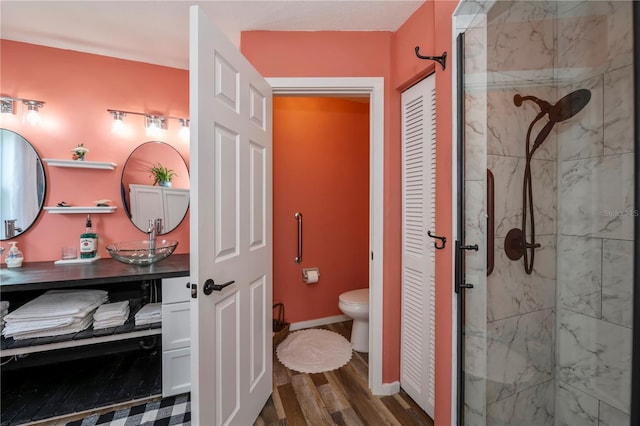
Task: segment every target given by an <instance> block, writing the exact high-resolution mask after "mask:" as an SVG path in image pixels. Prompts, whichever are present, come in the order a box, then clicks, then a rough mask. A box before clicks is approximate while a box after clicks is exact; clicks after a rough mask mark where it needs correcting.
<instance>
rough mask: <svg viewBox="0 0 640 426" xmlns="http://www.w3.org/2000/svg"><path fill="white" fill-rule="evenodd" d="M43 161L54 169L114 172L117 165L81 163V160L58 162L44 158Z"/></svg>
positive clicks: (101, 162) (93, 162)
mask: <svg viewBox="0 0 640 426" xmlns="http://www.w3.org/2000/svg"><path fill="white" fill-rule="evenodd" d="M43 160H44V161H45V162H46V163H47V164H48V165H50V166H53V167H73V168H76V169H101V170H114V169H115V168H116V163H108V162H103V161H79V160H58V159H55V158H43Z"/></svg>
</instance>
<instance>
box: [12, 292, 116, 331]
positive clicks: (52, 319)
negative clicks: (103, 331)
mask: <svg viewBox="0 0 640 426" xmlns="http://www.w3.org/2000/svg"><path fill="white" fill-rule="evenodd" d="M108 298H109V297H108V293H107V292H106V291H103V290H49V291H47V292H46V293H44V294H42V295H40V296H38V297H36V298H35V299H33V300H31V301H29V302H27V303H25V304H24V305H22V306H20V307H19V308H18V309H16V310H14V311H13V312H11V313H10V314H8V315H7V316H5V317H4V320H5V322H6V326H5V328H4V330H2V334H3V335H4V336H5V337H13V338H14V339H16V340H19V339H31V338H34V337H51V336H59V335H62V334H69V333H77V332H79V331H82V330H84V329H86V328H87V327H89V326H90V325H91V323H92V322H93V312H94V311H95V310H96V309H97V308H98V306H100V305H102V304H103V303H105V302H106V301H107V300H108Z"/></svg>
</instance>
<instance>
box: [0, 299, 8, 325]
mask: <svg viewBox="0 0 640 426" xmlns="http://www.w3.org/2000/svg"><path fill="white" fill-rule="evenodd" d="M8 313H9V302H8V301H6V300H3V301H2V302H0V330H2V329H3V328H4V317H6V316H7V314H8Z"/></svg>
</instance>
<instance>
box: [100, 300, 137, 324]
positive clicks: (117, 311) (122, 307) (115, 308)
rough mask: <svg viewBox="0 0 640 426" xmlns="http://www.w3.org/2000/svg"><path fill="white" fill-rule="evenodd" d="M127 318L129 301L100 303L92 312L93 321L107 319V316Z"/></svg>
mask: <svg viewBox="0 0 640 426" xmlns="http://www.w3.org/2000/svg"><path fill="white" fill-rule="evenodd" d="M122 317H125V318H128V317H129V301H128V300H125V301H124V302H116V303H105V304H104V305H100V306H99V307H98V309H97V310H96V312H95V313H94V314H93V319H94V320H95V321H99V320H103V319H109V318H122Z"/></svg>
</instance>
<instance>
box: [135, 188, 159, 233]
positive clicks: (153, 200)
mask: <svg viewBox="0 0 640 426" xmlns="http://www.w3.org/2000/svg"><path fill="white" fill-rule="evenodd" d="M129 191H130V193H129V194H130V198H131V206H130V207H131V220H132V221H133V223H134V225H136V226H137V227H138V228H139V229H147V228H148V227H149V219H156V218H159V217H162V210H163V205H164V203H163V200H162V192H161V191H160V190H159V189H158V187H154V186H149V185H129Z"/></svg>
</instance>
